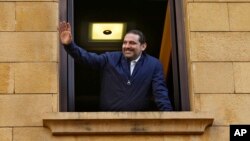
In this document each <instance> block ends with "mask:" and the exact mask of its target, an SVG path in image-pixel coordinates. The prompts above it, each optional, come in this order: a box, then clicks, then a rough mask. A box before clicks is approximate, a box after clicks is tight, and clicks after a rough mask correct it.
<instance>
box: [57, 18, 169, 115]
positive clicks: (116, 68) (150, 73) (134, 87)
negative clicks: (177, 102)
mask: <svg viewBox="0 0 250 141" xmlns="http://www.w3.org/2000/svg"><path fill="white" fill-rule="evenodd" d="M58 30H59V34H60V41H61V43H62V44H63V45H64V48H65V50H66V51H67V52H68V53H69V54H70V55H71V56H72V57H73V58H74V59H75V60H76V61H81V62H82V63H84V64H86V65H89V66H90V67H91V68H93V69H100V70H101V72H102V80H101V81H102V83H101V96H100V101H101V102H100V109H101V110H103V111H147V110H149V109H150V99H151V97H152V94H153V98H154V101H155V103H156V105H157V107H158V108H159V110H161V111H171V110H172V106H171V102H170V100H169V98H168V90H167V88H166V85H165V82H164V77H163V70H162V65H161V63H160V62H159V60H157V59H156V58H153V57H152V56H149V55H148V54H146V53H144V52H143V51H144V50H145V49H146V47H147V44H146V41H145V37H144V35H143V34H142V33H141V32H140V31H138V30H131V31H129V32H128V33H127V34H126V35H125V37H124V40H123V44H122V52H120V51H119V52H106V53H103V54H101V55H97V54H95V53H90V52H87V51H86V50H84V49H82V48H80V47H78V46H77V45H76V44H75V43H74V42H73V39H72V33H71V26H70V24H69V23H66V22H60V26H59V29H58Z"/></svg>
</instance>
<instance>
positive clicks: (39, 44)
mask: <svg viewBox="0 0 250 141" xmlns="http://www.w3.org/2000/svg"><path fill="white" fill-rule="evenodd" d="M13 39H14V40H13ZM57 39H58V37H57V33H56V32H0V43H1V49H0V54H1V55H0V62H23V61H57V60H58V40H57Z"/></svg>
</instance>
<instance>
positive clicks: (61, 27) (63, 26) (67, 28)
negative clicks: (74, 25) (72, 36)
mask: <svg viewBox="0 0 250 141" xmlns="http://www.w3.org/2000/svg"><path fill="white" fill-rule="evenodd" d="M57 29H58V31H59V32H60V33H61V32H63V31H71V26H70V24H69V23H66V22H65V21H62V22H60V23H59V28H57Z"/></svg>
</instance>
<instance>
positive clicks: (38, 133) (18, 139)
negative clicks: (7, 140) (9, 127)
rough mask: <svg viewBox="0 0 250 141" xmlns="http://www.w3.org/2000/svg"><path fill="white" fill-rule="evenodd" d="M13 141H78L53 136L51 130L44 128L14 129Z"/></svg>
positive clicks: (71, 138) (68, 137)
mask: <svg viewBox="0 0 250 141" xmlns="http://www.w3.org/2000/svg"><path fill="white" fill-rule="evenodd" d="M13 141H76V140H75V137H72V136H62V137H60V136H58V137H55V136H53V135H52V134H51V132H50V130H49V129H47V128H43V127H21V128H14V130H13Z"/></svg>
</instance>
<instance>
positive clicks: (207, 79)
mask: <svg viewBox="0 0 250 141" xmlns="http://www.w3.org/2000/svg"><path fill="white" fill-rule="evenodd" d="M192 73H193V77H194V78H193V81H194V92H195V93H234V78H233V64H232V63H193V65H192Z"/></svg>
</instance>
